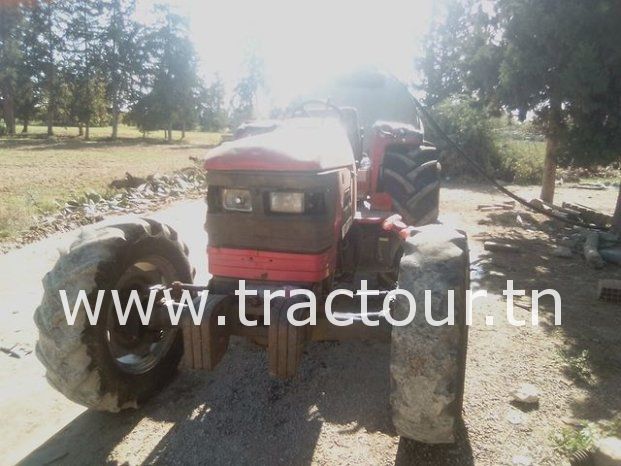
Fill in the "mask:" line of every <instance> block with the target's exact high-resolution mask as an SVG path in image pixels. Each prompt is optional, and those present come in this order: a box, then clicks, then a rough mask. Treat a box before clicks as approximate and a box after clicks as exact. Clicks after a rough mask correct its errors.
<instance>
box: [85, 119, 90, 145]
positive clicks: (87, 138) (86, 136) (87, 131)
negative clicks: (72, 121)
mask: <svg viewBox="0 0 621 466" xmlns="http://www.w3.org/2000/svg"><path fill="white" fill-rule="evenodd" d="M84 126H86V130H85V131H84V139H85V140H87V141H88V140H89V139H90V138H91V125H90V123H89V122H88V121H87V122H86V124H85V125H84Z"/></svg>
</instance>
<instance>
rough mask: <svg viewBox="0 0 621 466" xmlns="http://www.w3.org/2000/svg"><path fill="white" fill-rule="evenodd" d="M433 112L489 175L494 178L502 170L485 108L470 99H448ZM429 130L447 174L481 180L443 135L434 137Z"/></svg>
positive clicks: (447, 130)
mask: <svg viewBox="0 0 621 466" xmlns="http://www.w3.org/2000/svg"><path fill="white" fill-rule="evenodd" d="M431 113H432V116H433V117H434V118H435V120H436V121H437V122H438V125H439V126H440V128H442V129H443V130H444V131H445V132H446V133H447V134H448V135H449V136H450V137H451V139H453V141H455V142H456V143H457V145H458V146H459V147H461V148H462V149H463V151H464V152H465V153H466V154H467V155H468V156H470V158H471V159H473V160H474V161H476V162H477V163H478V164H479V165H480V166H481V167H482V168H483V169H484V170H485V171H486V173H488V174H490V175H492V176H493V175H494V174H495V173H496V171H497V170H498V169H499V168H501V160H500V153H499V150H498V147H497V145H496V142H495V140H494V131H493V125H492V122H491V120H490V118H489V117H488V116H487V115H486V114H485V111H484V109H482V108H481V107H480V106H478V105H477V104H476V103H475V102H474V101H473V100H472V99H471V98H468V97H456V98H449V99H446V100H444V101H442V102H440V103H439V104H437V105H436V106H434V107H433V109H432V110H431ZM428 129H429V132H428V138H429V139H430V140H431V141H432V142H434V143H436V145H437V147H438V149H439V150H440V152H441V155H440V162H441V163H442V171H443V173H444V174H445V175H449V176H452V177H456V176H463V175H471V176H475V177H477V178H478V177H480V175H479V174H478V172H477V171H476V169H474V168H473V167H472V166H471V165H470V164H469V163H468V162H467V161H466V160H465V159H464V158H463V157H462V156H461V155H459V154H458V153H457V152H456V151H455V150H454V149H453V148H452V147H450V146H449V145H448V144H447V143H446V142H445V141H444V138H443V137H442V136H441V135H439V134H435V133H434V131H433V129H432V128H428Z"/></svg>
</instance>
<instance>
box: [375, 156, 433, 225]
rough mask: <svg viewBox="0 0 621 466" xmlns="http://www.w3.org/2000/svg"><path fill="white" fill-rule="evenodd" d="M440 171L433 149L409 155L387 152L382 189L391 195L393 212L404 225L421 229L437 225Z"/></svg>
mask: <svg viewBox="0 0 621 466" xmlns="http://www.w3.org/2000/svg"><path fill="white" fill-rule="evenodd" d="M440 172H441V167H440V163H439V162H438V154H437V151H436V149H435V148H434V147H430V146H421V147H418V148H417V149H415V150H412V151H410V152H408V153H402V152H399V151H397V150H395V149H392V150H391V149H389V150H387V151H386V154H385V155H384V162H383V172H382V186H383V188H384V190H385V191H386V192H387V193H389V194H390V195H391V197H392V200H393V204H394V206H395V209H396V210H397V212H398V213H399V214H400V215H401V217H403V220H404V221H405V222H406V223H408V224H410V225H414V226H422V225H427V224H429V223H434V222H437V220H438V214H439V207H440Z"/></svg>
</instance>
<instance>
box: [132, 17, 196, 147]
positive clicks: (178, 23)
mask: <svg viewBox="0 0 621 466" xmlns="http://www.w3.org/2000/svg"><path fill="white" fill-rule="evenodd" d="M159 8H160V11H161V18H160V20H159V22H158V24H157V25H156V26H155V27H154V28H153V29H152V30H151V31H149V33H148V35H147V38H146V50H147V53H148V54H149V56H150V63H151V65H150V75H151V76H150V82H151V88H150V91H149V92H148V93H146V94H145V95H144V96H143V97H142V98H141V99H140V100H139V101H138V102H136V104H134V106H133V107H132V111H131V116H130V118H131V120H132V121H134V122H136V123H137V124H138V126H139V127H140V128H141V129H142V130H143V131H150V130H152V129H156V128H157V129H164V131H165V134H166V140H167V141H171V140H172V131H173V128H179V129H181V131H182V137H184V136H185V130H186V128H187V127H189V126H190V125H192V124H193V123H194V121H195V119H196V115H197V109H198V105H197V104H198V99H199V94H200V89H201V85H202V84H201V80H200V79H199V77H198V72H197V62H198V60H197V57H196V52H195V50H194V47H193V46H192V43H191V42H190V40H189V39H188V30H187V23H186V21H185V20H184V19H183V18H182V17H180V16H179V15H176V14H174V13H172V12H171V11H170V10H169V9H168V8H166V7H159Z"/></svg>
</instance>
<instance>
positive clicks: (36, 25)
mask: <svg viewBox="0 0 621 466" xmlns="http://www.w3.org/2000/svg"><path fill="white" fill-rule="evenodd" d="M28 5H29V8H30V9H31V11H30V15H29V22H28V36H29V42H28V44H29V46H30V47H31V54H32V55H31V58H32V60H33V61H32V63H33V66H35V67H36V69H37V71H38V73H39V74H40V79H39V80H38V83H39V85H40V95H41V100H42V102H43V103H44V107H45V118H46V122H47V134H48V136H51V135H53V134H54V119H55V118H56V117H57V116H58V113H59V110H60V108H59V105H58V95H59V94H60V91H61V89H60V87H61V86H62V84H63V83H62V82H61V81H60V80H59V79H58V75H59V67H58V65H59V62H60V53H61V51H62V49H63V48H64V46H65V35H64V34H65V31H66V22H65V18H64V17H63V12H62V9H61V8H60V7H59V6H60V2H59V1H58V0H32V1H31V2H29V3H28Z"/></svg>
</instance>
